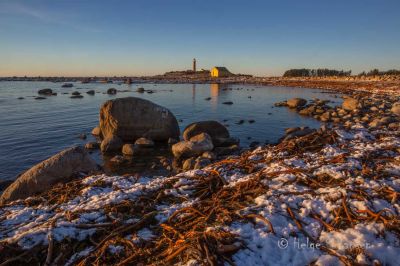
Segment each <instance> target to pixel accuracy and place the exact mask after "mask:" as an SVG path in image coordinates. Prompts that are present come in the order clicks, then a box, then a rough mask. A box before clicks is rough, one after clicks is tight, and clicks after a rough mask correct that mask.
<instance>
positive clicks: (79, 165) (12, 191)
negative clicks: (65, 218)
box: [0, 147, 98, 204]
mask: <svg viewBox="0 0 400 266" xmlns="http://www.w3.org/2000/svg"><path fill="white" fill-rule="evenodd" d="M96 170H98V167H97V165H96V162H95V161H93V159H92V158H90V156H89V155H88V153H87V152H86V151H85V149H83V148H82V147H73V148H69V149H66V150H64V151H62V152H60V153H58V154H56V155H54V156H52V157H50V158H49V159H47V160H45V161H43V162H41V163H39V164H37V165H35V166H34V167H32V168H31V169H29V170H28V171H26V172H25V173H23V174H22V175H21V176H20V177H18V178H17V180H15V181H14V183H12V184H11V185H10V186H9V187H8V188H7V189H6V190H5V191H4V192H3V194H2V195H1V197H0V204H3V203H7V202H10V201H13V200H17V199H25V198H27V197H29V196H32V195H34V194H37V193H40V192H44V191H46V190H48V189H50V188H51V187H52V186H54V185H55V184H57V183H65V182H68V181H69V179H70V177H72V176H73V175H74V174H77V173H80V172H86V173H89V172H91V171H96Z"/></svg>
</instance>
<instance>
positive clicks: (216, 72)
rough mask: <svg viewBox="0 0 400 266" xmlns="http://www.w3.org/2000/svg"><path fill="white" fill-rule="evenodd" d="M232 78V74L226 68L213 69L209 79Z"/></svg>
mask: <svg viewBox="0 0 400 266" xmlns="http://www.w3.org/2000/svg"><path fill="white" fill-rule="evenodd" d="M229 76H232V73H231V72H229V70H228V69H226V67H213V68H212V69H211V77H213V78H221V77H229Z"/></svg>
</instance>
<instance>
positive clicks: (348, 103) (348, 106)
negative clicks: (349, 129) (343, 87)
mask: <svg viewBox="0 0 400 266" xmlns="http://www.w3.org/2000/svg"><path fill="white" fill-rule="evenodd" d="M360 107H361V104H360V102H359V101H358V100H357V99H354V98H351V97H348V98H346V99H344V101H343V103H342V108H343V109H344V110H346V111H353V110H355V109H358V108H360Z"/></svg>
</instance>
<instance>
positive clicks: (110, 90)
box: [107, 88, 117, 95]
mask: <svg viewBox="0 0 400 266" xmlns="http://www.w3.org/2000/svg"><path fill="white" fill-rule="evenodd" d="M107 94H109V95H115V94H117V89H114V88H109V89H108V90H107Z"/></svg>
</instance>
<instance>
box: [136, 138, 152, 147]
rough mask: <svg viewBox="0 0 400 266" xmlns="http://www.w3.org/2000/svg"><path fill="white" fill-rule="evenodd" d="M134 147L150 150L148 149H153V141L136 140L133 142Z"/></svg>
mask: <svg viewBox="0 0 400 266" xmlns="http://www.w3.org/2000/svg"><path fill="white" fill-rule="evenodd" d="M135 145H136V146H138V147H142V148H150V147H154V141H152V140H151V139H146V138H138V139H137V140H136V141H135Z"/></svg>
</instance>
